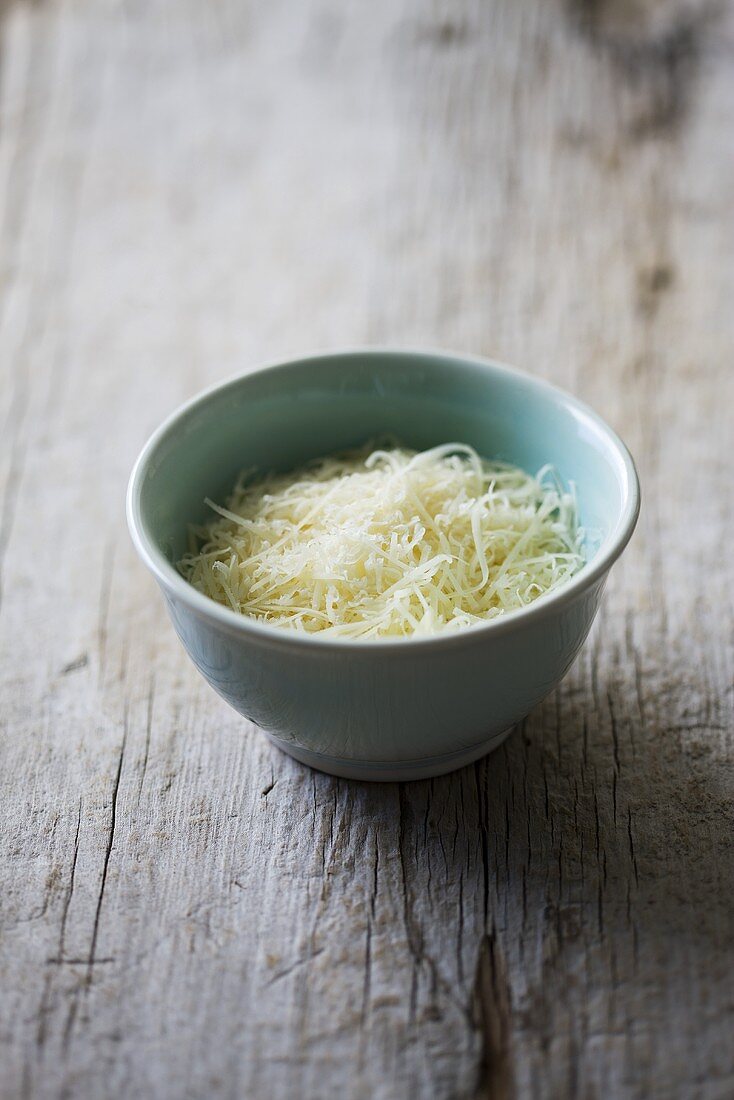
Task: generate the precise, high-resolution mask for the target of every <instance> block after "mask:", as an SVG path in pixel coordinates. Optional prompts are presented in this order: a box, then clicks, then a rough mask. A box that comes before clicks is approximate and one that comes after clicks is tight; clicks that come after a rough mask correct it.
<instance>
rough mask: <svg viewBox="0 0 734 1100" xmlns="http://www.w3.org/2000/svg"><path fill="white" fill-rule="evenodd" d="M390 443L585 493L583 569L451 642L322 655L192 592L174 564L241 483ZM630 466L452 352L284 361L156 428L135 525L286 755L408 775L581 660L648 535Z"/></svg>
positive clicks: (441, 763)
mask: <svg viewBox="0 0 734 1100" xmlns="http://www.w3.org/2000/svg"><path fill="white" fill-rule="evenodd" d="M384 433H391V434H393V435H396V436H397V437H399V439H400V440H401V441H402V442H403V443H404V444H405V445H406V446H410V447H415V448H418V449H421V448H426V447H431V446H433V445H435V444H438V443H445V442H453V441H462V442H465V443H470V444H471V445H472V446H473V447H475V448H476V450H477V451H478V452H479V453H480V454H482V455H485V456H486V457H488V458H498V459H502V460H504V461H507V462H512V463H515V464H517V465H519V466H522V467H523V468H524V469H526V470H529V471H533V472H534V471H536V470H538V469H539V468H540V467H541V466H543V465H545V464H546V463H551V464H552V465H553V466H555V467H556V468H557V469H558V470H559V472H560V474H561V475H562V477H563V478H565V479H566V480H568V481H574V482H575V484H576V488H577V493H578V501H579V510H580V517H581V522H582V524H583V525H584V527H586V528H587V529H588V530H589V531H592V532H594V538H593V540H592V544H590V547H589V551H588V553H589V560H588V562H587V564H586V565H585V566H584V568H583V569H582V570H581V571H580V572H579V573H578V574H577V575H576V576H575V577H574V578H573V579H572V580H571V581H570V582H569V583H568V584H567V585H565V586H564V587H563V588H562V589H560V590H559V591H557V592H556V593H554V594H553V595H550V596H547V597H546V598H544V599H543V598H542V599H540V600H538V601H537V602H536V603H534V604H532V605H531V606H530V607H528V608H526V609H524V610H522V611H518V612H515V613H513V614H510V615H507V617H505V618H502V619H499V620H496V621H494V622H490V623H487V625H486V626H478V627H470V628H468V629H466V630H464V631H463V632H459V633H456V634H451V635H449V636H446V637H437V638H425V639H415V640H413V639H408V640H396V641H371V642H352V641H328V640H326V639H323V638H320V637H319V636H318V635H312V636H305V637H304V636H301V635H297V634H295V633H293V632H291V631H289V630H284V629H282V628H278V627H271V626H267V625H263V624H259V623H257V622H255V621H254V620H252V619H248V618H246V617H244V616H241V615H237V614H235V613H234V612H233V611H230V610H229V609H228V608H226V607H223V606H221V605H219V604H217V603H214V602H213V601H212V600H209V599H207V597H205V596H203V595H201V594H200V593H199V592H197V591H196V590H195V589H194V588H192V587H191V586H190V585H189V584H188V583H187V582H186V581H184V580H183V579H182V577H181V576H180V575H179V574H178V573H177V571H176V569H175V567H174V564H173V563H174V562H176V561H177V560H178V559H179V558H180V557H181V555H182V554H183V552H184V550H185V547H186V533H187V525H188V524H189V523H190V522H197V521H201V520H202V519H204V517H205V516H206V515H207V510H206V507H205V505H204V497H206V496H209V497H211V498H213V499H214V500H223V499H224V498H225V497H226V496H227V494H228V492H229V491H230V490H231V488H232V485H233V484H234V481H235V479H236V477H237V475H238V473H239V472H240V471H241V470H242V469H243V468H245V467H251V466H257V467H259V468H260V469H261V470H262V471H268V470H287V469H290V468H292V467H294V466H297V465H299V464H301V463H303V462H304V461H306V460H307V459H310V458H314V457H316V456H317V455H322V454H326V453H328V452H330V451H335V450H339V449H342V448H345V447H350V446H354V445H357V444H359V443H361V442H364V441H366V440H367V439H369V438H370V437H374V436H377V435H381V434H384ZM639 503H640V494H639V484H638V480H637V474H636V472H635V468H634V464H633V462H632V459H631V457H630V455H629V453H628V451H627V450H626V448H625V447H624V445H623V444H622V443H621V441H620V440H619V439H618V438H617V436H616V435H615V434H614V432H612V431H611V429H610V428H608V427H607V425H606V424H605V423H604V422H603V421H602V420H601V419H600V418H599V417H598V416H597V415H596V414H595V413H593V412H592V411H591V410H590V409H589V408H587V407H586V406H584V405H582V404H581V403H580V402H578V401H576V400H575V398H573V397H570V396H569V395H568V394H565V393H563V392H561V391H560V390H557V389H555V388H553V387H552V386H549V385H547V384H546V383H545V382H541V381H539V380H538V379H536V378H533V377H531V376H530V375H527V374H523V373H521V372H519V371H516V370H512V369H510V368H509V367H506V366H501V365H499V364H497V363H492V362H487V361H483V360H479V359H471V358H466V357H464V356H457V355H442V354H434V353H423V352H406V351H357V352H345V353H342V354H332V355H319V356H315V357H312V358H306V359H300V360H296V361H294V362H289V363H281V364H277V365H275V366H271V367H267V368H265V369H262V370H257V371H255V372H251V373H248V374H245V375H243V376H242V377H240V378H235V379H233V380H232V381H230V382H226V383H224V384H223V385H220V386H217V387H215V388H214V389H210V390H207V391H206V392H205V393H203V394H202V395H201V396H199V397H197V398H195V399H194V400H193V401H190V402H189V403H188V404H186V405H184V406H183V407H182V408H181V409H179V410H178V412H175V413H174V414H173V415H172V416H171V417H169V419H168V420H167V421H166V422H165V423H164V424H163V425H162V426H161V427H160V428H159V429H158V431H156V432H155V434H154V435H153V436H152V437H151V439H150V440H149V441H148V443H147V444H146V445H145V447H144V448H143V451H142V453H141V455H140V457H139V459H138V461H137V463H136V465H135V469H134V470H133V473H132V476H131V478H130V485H129V489H128V501H127V509H128V523H129V525H130V532H131V534H132V537H133V541H134V543H135V546H136V547H137V550H138V553H139V554H140V556H141V558H142V559H143V561H144V562H145V564H146V565H147V566H148V568H149V569H150V571H151V572H152V574H153V576H154V577H155V578H156V580H157V581H158V583H159V585H160V587H161V589H162V591H163V595H164V596H165V599H166V603H167V605H168V611H169V614H170V616H171V619H172V620H173V625H174V627H175V628H176V631H177V633H178V636H179V638H180V639H181V641H182V642H183V644H184V646H185V648H186V650H187V652H188V654H189V656H190V657H191V659H192V660H193V662H194V664H195V665H196V667H197V668H198V669H199V671H200V672H201V673H202V675H203V676H205V677H206V679H207V680H208V681H209V683H210V684H211V685H212V687H213V688H214V689H215V691H217V692H218V693H219V694H220V695H221V696H222V697H223V698H224V699H226V700H227V702H228V703H230V704H231V705H232V706H233V707H234V708H235V710H237V711H239V713H240V714H243V715H244V716H245V717H246V718H249V719H250V720H251V721H252V722H255V723H256V724H257V725H258V726H261V727H262V728H263V730H265V731H266V732H267V734H268V736H269V737H270V738H271V740H272V741H273V742H274V743H275V744H276V745H278V746H279V747H280V748H281V749H283V750H284V751H285V752H288V753H290V754H291V755H292V756H294V757H296V759H297V760H301V761H303V762H304V763H306V764H310V765H311V766H313V767H316V768H319V769H321V770H322V771H326V772H332V773H333V774H335V775H341V776H347V777H355V778H360V779H390V780H394V779H413V778H420V777H425V776H431V775H439V774H441V773H442V772H447V771H450V770H452V769H453V768H458V767H461V766H462V765H464V764H467V763H469V762H470V761H472V760H476V759H477V758H478V757H480V756H483V755H484V754H485V753H487V752H489V751H490V750H491V749H493V748H495V747H496V746H497V745H499V744H500V742H501V741H502V740H503V739H504V738H505V737H506V736H507V734H508V732H509V731H510V729H511V728H512V727H513V726H514V725H515V724H516V723H517V722H519V721H520V719H521V718H523V717H524V716H525V715H526V714H527V713H528V712H529V711H530V710H531V709H532V708H533V707H534V706H536V705H537V704H538V703H539V702H540V701H541V699H543V697H544V696H545V695H547V694H548V692H550V691H552V690H553V688H554V687H555V686H556V684H557V683H558V682H559V680H560V679H561V677H562V676H564V674H565V673H566V672H567V670H568V668H569V666H570V664H571V662H572V661H573V659H574V657H575V656H576V654H577V653H578V650H579V648H580V646H581V644H582V643H583V641H584V639H585V638H586V635H587V633H588V631H589V628H590V626H591V623H592V621H593V619H594V615H595V614H596V610H597V608H598V606H599V600H600V597H601V593H602V589H603V587H604V582H605V580H606V577H607V574H608V572H609V569H610V568H611V566H612V564H613V563H614V561H615V560H616V559H617V558H618V557H619V555H620V554H621V553H622V550H623V549H624V547H625V545H626V544H627V542H628V540H629V538H630V535H631V534H632V531H633V529H634V526H635V522H636V520H637V514H638V511H639Z"/></svg>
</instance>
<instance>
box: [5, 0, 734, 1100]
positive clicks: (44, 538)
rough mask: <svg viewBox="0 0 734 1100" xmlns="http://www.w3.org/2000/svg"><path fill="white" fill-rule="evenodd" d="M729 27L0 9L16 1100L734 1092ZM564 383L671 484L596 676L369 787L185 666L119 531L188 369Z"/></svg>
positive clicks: (592, 10) (532, 6)
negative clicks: (328, 770) (268, 731)
mask: <svg viewBox="0 0 734 1100" xmlns="http://www.w3.org/2000/svg"><path fill="white" fill-rule="evenodd" d="M733 34H734V22H733V20H732V10H731V7H724V6H721V7H716V6H711V5H708V4H705V3H702V4H697V3H689V2H684V0H681V2H673V3H668V4H662V3H651V2H647V3H643V2H642V0H640V2H639V3H635V4H622V3H621V2H615V0H606V2H597V3H593V4H591V3H589V4H581V3H579V2H574V3H571V2H569V3H567V4H562V3H560V2H555V3H550V4H548V3H542V2H540V0H534V2H528V3H524V4H516V3H512V2H511V0H493V2H492V3H487V4H481V3H478V2H476V0H455V3H452V4H451V5H439V4H436V5H431V6H427V5H425V4H422V3H418V0H403V2H402V3H399V4H398V3H390V2H388V0H374V2H373V3H371V4H368V5H357V4H352V5H335V4H332V3H328V2H327V0H309V2H308V3H301V4H296V3H293V2H286V0H278V2H276V3H271V4H267V5H263V4H261V5H257V4H254V3H249V4H236V3H220V4H216V5H214V4H210V5H204V6H200V5H195V4H193V3H191V2H189V0H180V2H177V3H175V4H171V3H165V2H164V0H155V2H151V3H149V4H146V5H133V4H120V5H114V6H112V5H106V4H102V3H99V2H96V0H76V2H72V0H48V2H47V3H44V4H31V3H15V4H10V5H6V6H5V8H4V11H3V24H2V54H1V58H2V63H1V66H0V79H1V84H0V242H1V243H0V257H1V261H0V262H1V263H2V283H1V284H0V362H1V363H2V368H1V369H2V385H1V386H0V424H2V425H3V427H2V430H1V434H0V501H1V504H0V676H1V677H2V699H3V706H2V711H1V712H0V731H1V732H2V752H3V757H2V759H3V766H2V769H1V770H0V784H1V790H2V794H1V797H0V831H1V832H2V837H3V846H2V851H3V856H2V859H1V860H0V876H1V880H0V906H1V908H0V922H1V924H0V927H2V954H1V956H0V1005H1V1006H2V1009H1V1016H0V1020H1V1026H0V1043H1V1044H2V1051H3V1053H2V1063H3V1066H4V1067H5V1069H4V1082H3V1084H2V1086H0V1091H1V1092H2V1093H3V1095H7V1096H9V1097H15V1096H29V1097H30V1096H33V1097H40V1098H46V1097H49V1098H50V1097H54V1098H55V1097H59V1098H60V1097H64V1096H74V1097H93V1096H99V1095H114V1096H120V1097H127V1096H130V1097H133V1096H134V1097H141V1096H143V1097H147V1096H151V1097H152V1096H155V1097H181V1096H187V1097H202V1096H207V1097H209V1096H211V1097H241V1096H259V1095H262V1094H264V1093H266V1092H267V1093H268V1094H270V1095H273V1096H275V1097H291V1096H298V1097H303V1098H309V1097H314V1098H325V1097H339V1098H342V1097H371V1098H372V1097H375V1098H379V1100H382V1098H385V1100H390V1098H393V1097H395V1098H402V1097H408V1096H430V1097H441V1098H444V1097H445V1098H454V1097H510V1096H513V1095H517V1096H533V1097H548V1098H551V1097H557V1096H566V1095H569V1096H573V1095H577V1096H581V1097H593V1096H599V1097H609V1096H615V1097H616V1096H620V1097H627V1096H629V1097H636V1096H654V1095H657V1096H661V1097H673V1096H680V1097H689V1096H702V1097H711V1098H717V1097H722V1098H723V1097H726V1096H730V1095H731V1094H732V1091H734V1054H733V1050H734V1047H733V1046H732V1043H731V1035H732V1025H733V1022H734V1020H733V1017H734V1004H733V1003H732V997H731V960H732V950H733V948H734V920H733V919H732V911H731V901H730V899H731V897H732V894H733V893H734V858H733V856H732V849H731V843H730V836H731V827H732V819H733V817H734V802H733V799H732V789H733V786H732V785H733V783H734V738H733V737H732V695H733V694H734V693H733V691H732V664H733V643H732V633H731V621H732V619H731V616H732V583H731V582H732V566H731V560H730V555H728V554H727V547H728V546H729V545H731V540H732V535H734V530H733V529H732V507H731V505H732V494H731V484H732V462H731V445H730V444H731V428H730V421H731V412H730V410H731V408H732V405H733V404H734V375H733V373H732V369H731V347H732V336H733V335H734V320H733V319H732V310H731V305H730V303H731V301H732V291H733V290H734V287H733V285H732V283H733V282H734V277H733V275H732V264H731V257H732V247H733V245H734V239H733V236H734V230H733V228H732V219H731V216H730V212H731V200H732V192H733V191H734V187H733V184H734V180H733V178H732V156H731V154H732V147H733V145H734V126H733V125H732V124H733V123H734V97H733V96H732V91H733V89H734V66H733V57H734V54H733V53H732V42H733V41H734V37H733ZM360 342H372V343H379V344H387V343H396V344H399V345H410V344H419V345H422V346H441V345H443V346H449V347H456V348H463V349H466V350H469V351H473V352H479V353H486V354H492V355H495V356H497V357H499V358H504V359H507V360H509V361H513V362H516V363H518V364H519V365H522V366H525V367H526V368H528V369H530V370H533V371H535V372H536V373H538V374H539V375H541V376H543V377H546V378H549V379H551V380H553V381H555V382H557V383H559V384H561V385H565V386H567V387H568V388H571V389H573V390H574V391H575V392H577V393H578V394H579V395H580V396H581V397H582V398H584V399H586V400H588V401H589V402H591V403H592V404H593V405H594V406H595V407H596V408H597V409H598V410H599V411H600V412H601V413H602V414H603V415H604V416H605V417H607V418H608V419H609V421H610V422H611V423H612V424H613V425H614V426H615V427H616V428H618V429H619V430H620V432H621V433H622V434H623V435H624V437H625V438H626V440H627V441H628V443H629V445H630V446H631V448H632V450H633V452H634V454H635V456H636V458H637V459H638V462H639V467H640V473H641V477H642V482H643V493H644V506H643V515H642V518H641V522H640V527H639V529H638V532H637V534H636V536H635V539H634V540H633V543H632V544H631V546H630V549H629V552H628V553H627V555H626V556H625V560H624V561H623V562H622V563H620V565H619V566H618V567H617V568H616V569H615V571H614V573H613V576H612V579H611V582H610V585H609V590H608V595H607V598H606V603H605V606H604V609H603V612H602V615H601V616H600V621H599V623H598V624H597V627H596V628H595V630H594V633H593V635H592V638H591V639H590V641H589V643H588V644H587V646H586V648H585V650H584V652H583V654H582V656H581V657H580V659H579V661H578V662H577V664H576V666H575V667H574V669H573V670H572V672H571V673H570V675H569V676H568V678H567V679H566V681H565V682H564V684H563V685H562V687H561V688H560V689H559V690H558V691H557V692H556V693H555V694H554V695H553V696H552V697H551V698H550V699H549V700H547V701H546V702H545V703H544V704H543V705H542V706H541V707H539V708H538V710H537V711H536V712H535V713H534V714H532V715H531V716H530V718H529V719H528V720H527V721H526V722H525V723H523V725H522V727H521V728H520V729H519V730H518V731H517V732H516V733H515V735H514V736H513V737H512V738H511V739H510V740H509V741H508V742H507V743H506V745H505V746H504V747H503V748H502V749H501V750H499V751H498V752H497V753H496V754H495V755H493V756H492V757H490V758H489V759H487V760H485V761H482V762H480V763H479V764H478V765H476V766H475V767H472V768H469V769H465V770H464V771H461V772H458V773H456V774H454V775H452V776H448V777H445V778H442V779H438V780H435V781H432V782H425V783H416V784H411V785H402V786H398V785H385V786H365V785H358V784H353V783H349V782H346V781H343V780H341V781H340V780H336V779H330V778H328V777H325V776H322V775H318V774H315V773H311V772H309V771H307V770H306V769H304V768H301V767H300V766H298V765H296V764H294V763H293V762H292V761H290V760H288V759H286V758H284V757H282V756H281V755H280V754H278V753H277V752H276V751H275V750H273V749H272V748H270V747H269V745H268V744H267V743H266V742H265V740H264V739H263V738H262V737H261V736H259V735H258V734H257V732H256V731H255V730H253V729H252V728H250V727H248V726H247V724H246V723H243V722H242V721H241V720H240V719H239V718H238V717H237V716H236V715H235V714H234V713H232V712H230V711H229V710H228V709H227V708H226V706H225V705H224V704H223V703H221V702H220V701H219V700H218V699H217V698H215V697H214V696H213V694H212V693H211V692H210V691H209V689H208V688H207V687H206V686H205V685H204V684H203V683H202V682H200V680H199V679H198V678H197V676H196V674H195V672H194V671H193V669H192V668H191V667H190V666H189V664H188V663H187V661H186V659H185V657H184V655H183V653H182V652H181V650H180V648H179V646H178V644H177V642H176V641H175V638H174V636H173V632H172V630H171V629H170V628H169V626H168V624H167V623H166V622H165V621H164V616H163V611H162V606H161V601H160V600H159V599H158V597H157V594H156V593H155V592H154V590H153V585H152V582H151V581H150V579H149V578H148V577H147V575H146V574H145V572H144V570H143V569H142V567H141V566H140V565H139V563H138V562H137V561H136V560H135V556H134V553H133V551H132V548H131V546H130V545H129V540H128V538H127V535H126V532H125V529H124V517H123V496H124V488H125V483H126V479H127V475H128V472H129V469H130V466H131V465H132V462H133V459H134V457H135V455H136V453H137V451H138V449H139V447H140V446H141V444H142V442H143V441H144V439H145V438H146V436H147V435H148V433H149V432H150V431H151V430H152V429H153V427H154V426H155V425H156V423H157V422H158V421H159V420H160V419H161V418H162V417H163V416H164V415H165V414H166V413H168V412H169V411H170V410H171V409H172V408H173V407H174V406H175V405H176V404H177V403H178V402H179V401H181V400H183V399H184V398H186V397H188V396H189V395H191V394H193V393H195V392H196V391H197V390H198V389H199V388H201V387H202V386H203V385H206V384H209V383H212V382H214V381H216V380H218V379H220V378H223V377H225V376H226V375H228V374H230V373H233V372H234V371H237V370H240V369H244V368H246V367H248V366H250V365H254V364H255V363H257V362H258V361H260V360H262V359H274V358H277V357H280V356H285V355H288V354H291V353H297V352H300V351H304V350H310V349H312V348H314V347H338V346H343V345H353V344H356V343H360Z"/></svg>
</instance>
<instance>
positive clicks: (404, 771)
mask: <svg viewBox="0 0 734 1100" xmlns="http://www.w3.org/2000/svg"><path fill="white" fill-rule="evenodd" d="M513 728H514V727H513V726H508V728H507V729H505V730H501V731H500V732H499V733H495V734H493V735H492V737H489V738H488V739H487V740H486V741H482V742H481V743H480V744H478V745H472V746H471V747H470V748H468V749H459V750H458V752H447V753H445V754H444V755H442V756H429V757H426V758H425V759H423V760H385V761H382V760H350V759H348V758H344V757H339V756H325V755H323V754H322V753H319V752H310V751H309V749H302V748H301V747H300V746H299V745H294V744H293V743H292V742H290V741H281V740H280V738H278V737H275V736H273V734H271V733H267V731H263V732H264V733H265V736H266V737H267V738H268V740H269V741H272V743H273V744H274V745H275V746H276V747H277V748H279V749H281V750H282V751H283V752H285V753H287V754H288V756H292V757H293V758H294V759H295V760H298V762H299V763H301V764H307V765H308V767H309V768H315V770H316V771H319V772H326V773H327V775H336V776H339V777H340V778H341V779H361V780H366V781H367V782H369V783H398V782H401V783H402V782H404V781H406V780H411V779H432V778H433V777H434V776H436V775H445V774H446V773H447V772H453V771H456V770H457V769H458V768H463V767H465V766H466V765H467V764H472V763H473V762H474V761H475V760H479V759H480V757H482V756H486V755H487V753H490V752H493V751H494V749H496V748H498V747H499V746H500V745H501V744H502V742H503V741H504V740H505V738H506V737H507V736H508V735H509V734H510V732H511V731H512V729H513Z"/></svg>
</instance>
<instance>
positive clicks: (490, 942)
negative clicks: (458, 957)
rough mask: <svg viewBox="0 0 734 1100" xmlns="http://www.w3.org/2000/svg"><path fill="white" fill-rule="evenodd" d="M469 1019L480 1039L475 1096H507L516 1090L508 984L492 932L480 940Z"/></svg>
mask: <svg viewBox="0 0 734 1100" xmlns="http://www.w3.org/2000/svg"><path fill="white" fill-rule="evenodd" d="M472 1022H473V1024H474V1027H475V1029H476V1030H477V1031H478V1033H479V1035H480V1040H481V1047H480V1055H479V1067H478V1073H477V1084H476V1088H475V1091H474V1100H510V1098H511V1097H512V1096H514V1094H515V1089H514V1084H513V1074H512V1059H511V1052H510V1039H511V1006H510V988H509V984H508V980H507V971H506V967H505V961H504V958H503V956H502V953H501V951H500V948H499V944H498V942H497V937H496V935H495V933H494V932H491V933H490V934H488V935H484V936H483V937H482V939H481V941H480V943H479V953H478V955H477V965H476V971H475V975H474V988H473V993H472Z"/></svg>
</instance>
